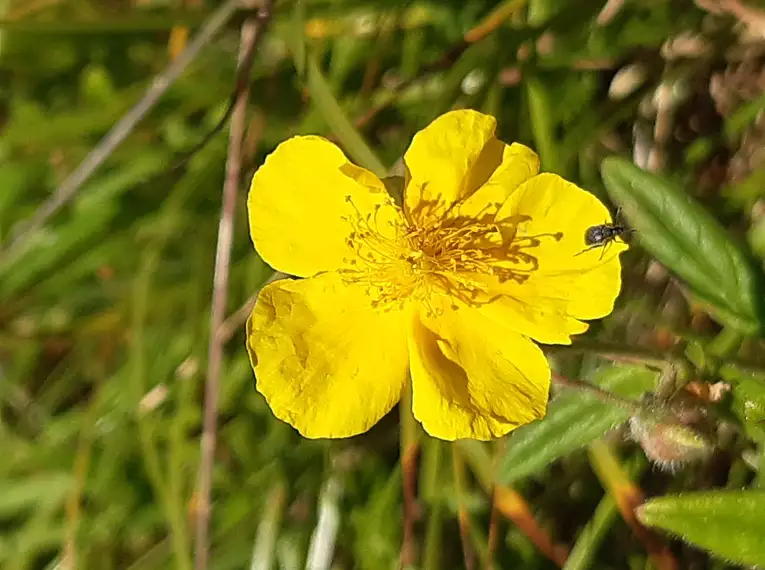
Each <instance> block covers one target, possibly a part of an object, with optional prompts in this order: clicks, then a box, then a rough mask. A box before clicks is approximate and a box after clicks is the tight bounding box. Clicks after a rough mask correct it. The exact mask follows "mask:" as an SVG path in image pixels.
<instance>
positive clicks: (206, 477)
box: [195, 0, 273, 570]
mask: <svg viewBox="0 0 765 570" xmlns="http://www.w3.org/2000/svg"><path fill="white" fill-rule="evenodd" d="M272 9H273V1H272V0H264V2H263V3H262V5H261V7H260V10H259V11H258V13H257V16H255V17H250V18H248V19H247V20H245V22H244V23H243V24H242V31H241V39H240V45H239V62H240V63H243V62H247V61H249V60H250V58H251V57H252V52H254V50H255V47H256V45H257V43H258V40H259V39H260V38H261V37H262V36H263V32H264V31H265V29H266V26H267V25H268V22H269V20H270V17H271V12H272ZM246 83H249V82H248V81H246V82H245V84H246ZM249 95H250V91H249V89H246V88H245V89H243V90H242V91H241V92H240V94H239V97H238V100H237V102H236V106H235V108H234V111H233V113H232V117H231V128H230V131H229V148H228V159H227V161H226V179H225V182H224V186H223V201H222V205H221V214H220V223H219V225H218V243H217V247H216V252H215V274H214V277H213V298H212V315H211V318H210V349H209V355H208V368H207V379H206V382H205V403H204V426H203V432H202V441H201V445H200V447H201V460H200V466H199V486H198V491H197V503H198V506H199V512H198V514H197V520H196V560H195V568H196V570H206V568H207V562H208V559H209V556H210V544H209V542H210V537H209V524H210V510H211V506H210V495H211V490H212V470H213V462H214V458H215V438H216V427H217V422H218V385H219V383H220V372H221V362H222V360H223V343H222V342H221V338H220V335H219V334H217V333H218V331H219V330H220V328H221V325H222V324H223V322H224V319H225V316H226V300H227V297H228V277H229V266H230V264H231V244H232V241H233V225H234V214H235V212H236V199H237V194H238V190H239V182H240V180H239V179H240V175H241V165H242V144H243V141H244V133H245V120H246V117H247V100H248V98H249Z"/></svg>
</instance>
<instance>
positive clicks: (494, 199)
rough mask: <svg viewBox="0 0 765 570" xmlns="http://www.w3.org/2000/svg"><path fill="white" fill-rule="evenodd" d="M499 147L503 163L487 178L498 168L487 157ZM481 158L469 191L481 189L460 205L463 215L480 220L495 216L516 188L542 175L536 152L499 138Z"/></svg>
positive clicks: (487, 146)
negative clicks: (488, 173) (539, 174)
mask: <svg viewBox="0 0 765 570" xmlns="http://www.w3.org/2000/svg"><path fill="white" fill-rule="evenodd" d="M497 146H500V147H501V159H500V164H499V166H496V169H495V170H493V171H492V172H491V174H490V175H489V176H488V177H487V172H488V170H489V167H490V166H491V167H493V166H494V165H493V161H492V160H490V159H489V158H484V157H489V156H491V149H492V148H496V147H497ZM487 149H489V150H488V151H487ZM481 159H482V160H479V162H478V164H476V165H475V166H474V167H473V170H472V171H471V173H470V179H469V180H468V185H467V187H468V189H471V188H474V187H477V190H475V191H473V192H472V194H470V195H469V196H468V197H467V198H466V199H465V200H464V202H462V203H461V204H460V205H459V207H458V209H457V213H458V215H459V216H470V217H475V218H478V219H482V218H483V216H486V215H491V216H494V215H495V214H496V212H497V210H498V209H499V207H500V206H501V205H502V204H503V203H504V202H505V200H506V199H507V197H508V196H510V194H511V193H512V192H513V191H515V189H516V188H518V187H519V186H520V185H521V184H523V183H524V182H526V181H527V180H529V179H530V178H531V177H533V176H536V175H537V173H538V172H539V157H538V156H537V155H536V153H535V152H534V151H533V150H531V149H530V148H528V147H526V146H523V145H522V144H518V143H513V144H511V145H507V144H505V143H503V142H501V141H499V140H497V139H494V140H492V141H489V143H488V144H487V145H486V149H484V152H483V154H482V155H481ZM487 178H488V179H487ZM484 180H485V182H483V181H484ZM480 183H483V185H480Z"/></svg>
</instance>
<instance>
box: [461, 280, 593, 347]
mask: <svg viewBox="0 0 765 570" xmlns="http://www.w3.org/2000/svg"><path fill="white" fill-rule="evenodd" d="M543 284H544V285H546V284H547V282H543ZM496 291H498V292H501V293H502V294H501V295H500V296H497V297H496V298H495V299H494V300H493V301H492V302H490V303H487V304H483V305H479V306H478V307H476V310H478V311H479V312H480V313H481V314H483V315H484V316H485V317H487V318H489V319H492V320H493V321H495V322H497V323H500V324H503V325H504V326H506V327H507V328H510V329H512V330H513V331H515V332H516V333H519V334H522V335H524V336H527V337H529V338H532V339H534V340H536V341H537V342H541V343H544V344H571V335H576V334H582V333H583V332H585V331H587V329H588V328H589V327H588V325H587V323H583V322H581V321H579V320H577V318H576V317H574V316H572V313H571V311H572V308H571V307H570V304H569V303H568V301H567V299H565V298H564V299H559V298H556V297H554V296H552V295H551V292H550V291H548V290H546V289H544V288H542V289H541V290H540V289H539V288H538V287H536V286H535V282H531V283H529V282H528V281H527V282H526V283H524V284H523V285H519V284H516V283H512V284H508V285H503V286H501V287H498V288H497V289H496ZM580 318H584V317H581V316H580Z"/></svg>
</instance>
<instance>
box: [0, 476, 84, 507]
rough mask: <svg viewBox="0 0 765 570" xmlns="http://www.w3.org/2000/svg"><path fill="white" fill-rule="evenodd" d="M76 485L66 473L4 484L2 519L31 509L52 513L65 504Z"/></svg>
mask: <svg viewBox="0 0 765 570" xmlns="http://www.w3.org/2000/svg"><path fill="white" fill-rule="evenodd" d="M73 485H74V478H73V477H72V476H71V475H70V474H69V473H66V472H50V473H47V474H44V475H35V476H31V477H27V478H25V479H21V480H15V481H13V480H6V481H3V482H2V488H3V493H2V494H0V517H9V516H14V515H17V514H18V513H20V512H22V511H25V510H27V509H30V508H37V509H42V510H45V511H49V512H50V511H52V510H54V509H56V508H58V507H59V506H61V505H62V504H63V503H64V500H65V499H66V496H67V493H69V492H70V491H71V489H72V487H73Z"/></svg>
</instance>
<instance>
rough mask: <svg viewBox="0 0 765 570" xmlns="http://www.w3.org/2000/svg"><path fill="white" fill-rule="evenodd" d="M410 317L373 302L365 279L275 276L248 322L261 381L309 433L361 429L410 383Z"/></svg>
mask: <svg viewBox="0 0 765 570" xmlns="http://www.w3.org/2000/svg"><path fill="white" fill-rule="evenodd" d="M404 319H405V317H404V314H403V313H401V312H397V311H389V312H381V311H378V310H375V309H372V307H371V306H370V304H369V298H368V297H367V296H366V295H365V293H364V290H363V289H362V288H361V287H358V286H353V285H350V286H349V285H346V284H345V283H343V281H342V280H341V279H340V277H339V276H338V275H337V274H334V273H324V274H321V275H317V276H315V277H311V278H309V279H303V280H297V281H293V280H281V281H275V282H273V283H271V284H269V285H267V286H266V287H265V288H264V289H263V290H262V291H261V293H260V295H259V296H258V300H257V302H256V303H255V308H254V309H253V311H252V315H251V316H250V319H249V321H248V323H247V349H248V351H249V354H250V359H251V361H252V364H253V368H254V370H255V376H256V378H257V389H258V391H259V392H260V393H261V394H263V395H264V396H265V398H266V401H267V402H268V405H269V406H270V407H271V410H272V411H273V413H274V415H275V416H276V417H277V418H279V419H281V420H283V421H285V422H287V423H289V424H290V425H292V426H293V427H295V428H296V429H297V430H298V431H299V432H300V433H301V434H303V435H304V436H305V437H308V438H320V437H328V438H338V437H350V436H353V435H357V434H360V433H363V432H365V431H367V430H368V429H369V428H371V427H372V426H373V425H374V424H375V423H377V421H378V420H380V418H382V417H383V416H384V415H385V414H386V413H387V412H388V411H389V410H390V409H391V408H392V407H393V406H394V405H395V404H396V403H397V402H398V401H399V399H400V397H401V390H402V389H403V387H404V386H405V384H406V380H407V368H408V355H407V345H406V334H405V331H406V325H405V322H406V321H405V320H404Z"/></svg>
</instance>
